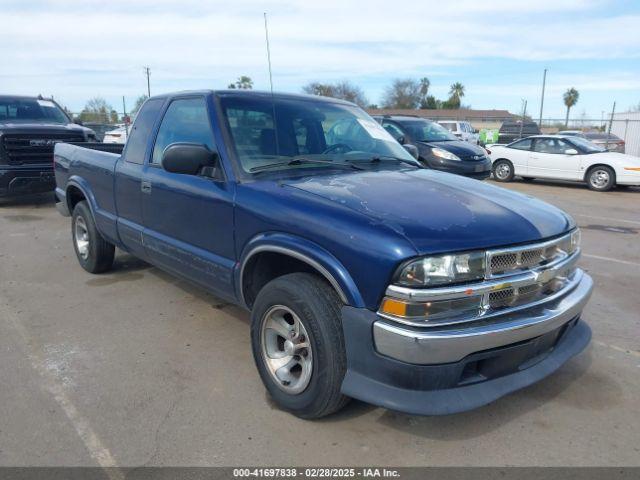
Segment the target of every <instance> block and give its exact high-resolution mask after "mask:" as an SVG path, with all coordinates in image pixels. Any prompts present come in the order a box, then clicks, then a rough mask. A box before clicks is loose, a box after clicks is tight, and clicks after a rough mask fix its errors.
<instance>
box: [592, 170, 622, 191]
mask: <svg viewBox="0 0 640 480" xmlns="http://www.w3.org/2000/svg"><path fill="white" fill-rule="evenodd" d="M587 185H588V186H589V188H590V189H591V190H595V191H597V192H606V191H608V190H611V189H612V188H613V187H614V186H615V185H616V174H615V172H614V171H613V169H612V168H611V167H607V166H604V165H599V166H596V167H593V168H592V169H591V170H589V172H588V173H587Z"/></svg>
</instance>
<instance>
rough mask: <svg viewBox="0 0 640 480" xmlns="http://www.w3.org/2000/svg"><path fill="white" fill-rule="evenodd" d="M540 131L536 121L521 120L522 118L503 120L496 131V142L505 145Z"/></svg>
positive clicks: (537, 133)
mask: <svg viewBox="0 0 640 480" xmlns="http://www.w3.org/2000/svg"><path fill="white" fill-rule="evenodd" d="M541 133H542V132H541V131H540V127H538V124H537V123H536V122H523V121H522V120H514V121H508V122H503V123H502V125H501V126H500V130H499V132H498V143H501V144H505V145H506V144H508V143H511V142H513V141H515V140H518V139H520V138H525V137H530V136H531V135H539V134H541Z"/></svg>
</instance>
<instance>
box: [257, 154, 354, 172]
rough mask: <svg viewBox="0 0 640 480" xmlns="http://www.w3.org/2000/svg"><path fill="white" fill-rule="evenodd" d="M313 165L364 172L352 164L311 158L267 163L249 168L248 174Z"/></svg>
mask: <svg viewBox="0 0 640 480" xmlns="http://www.w3.org/2000/svg"><path fill="white" fill-rule="evenodd" d="M313 164H320V165H331V166H334V167H341V168H349V169H353V170H364V169H363V168H362V167H359V166H358V165H354V164H353V163H338V162H332V161H331V160H313V159H311V158H296V157H294V158H292V159H291V160H289V161H286V162H276V163H268V164H267V165H259V166H257V167H253V168H250V169H249V172H251V173H256V172H261V171H263V170H270V169H272V168H277V167H288V166H290V165H313Z"/></svg>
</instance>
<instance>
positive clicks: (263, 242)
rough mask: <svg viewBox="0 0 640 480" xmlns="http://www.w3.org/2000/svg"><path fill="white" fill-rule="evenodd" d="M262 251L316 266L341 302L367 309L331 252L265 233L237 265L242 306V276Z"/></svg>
mask: <svg viewBox="0 0 640 480" xmlns="http://www.w3.org/2000/svg"><path fill="white" fill-rule="evenodd" d="M260 252H277V253H282V254H284V255H289V256H291V257H294V258H297V259H298V260H301V261H303V262H305V263H308V264H309V265H311V266H312V267H314V268H315V269H316V270H318V272H319V273H320V274H322V275H323V276H324V277H325V278H326V279H327V281H328V282H329V283H330V284H331V285H332V286H333V287H334V288H335V289H336V291H337V292H338V295H339V296H340V298H341V300H342V301H343V302H344V303H345V304H347V305H351V306H353V307H358V308H364V306H365V305H364V301H363V300H362V296H361V295H360V291H359V290H358V288H357V286H356V284H355V282H354V281H353V279H352V278H351V275H350V274H349V272H348V271H347V269H346V268H345V267H344V265H342V263H341V262H340V261H339V260H338V259H337V258H336V257H334V256H333V255H332V254H331V253H330V252H328V251H327V250H325V249H324V248H322V247H320V246H319V245H317V244H315V243H313V242H312V241H310V240H307V239H305V238H301V237H297V236H295V235H290V234H287V233H281V232H269V233H262V234H260V235H257V236H255V237H254V238H252V239H251V240H250V241H249V242H247V244H246V245H245V246H244V248H243V249H242V255H241V256H240V260H239V262H238V263H237V264H236V272H235V275H234V277H235V279H236V287H237V292H239V296H240V297H241V298H240V299H241V300H242V303H243V304H245V305H246V302H245V300H244V298H242V297H243V295H242V276H243V271H244V268H245V266H246V264H247V261H248V260H249V259H250V258H251V257H252V256H253V255H255V254H257V253H260Z"/></svg>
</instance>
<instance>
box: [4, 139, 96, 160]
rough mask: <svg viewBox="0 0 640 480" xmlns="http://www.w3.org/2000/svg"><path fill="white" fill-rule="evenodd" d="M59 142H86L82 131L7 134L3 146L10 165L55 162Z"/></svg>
mask: <svg viewBox="0 0 640 480" xmlns="http://www.w3.org/2000/svg"><path fill="white" fill-rule="evenodd" d="M58 142H84V136H83V135H82V134H81V133H80V134H79V133H46V134H5V135H3V136H2V146H3V148H4V152H5V154H6V155H7V159H8V163H9V164H10V165H28V164H36V163H53V148H54V146H55V144H56V143H58Z"/></svg>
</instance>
